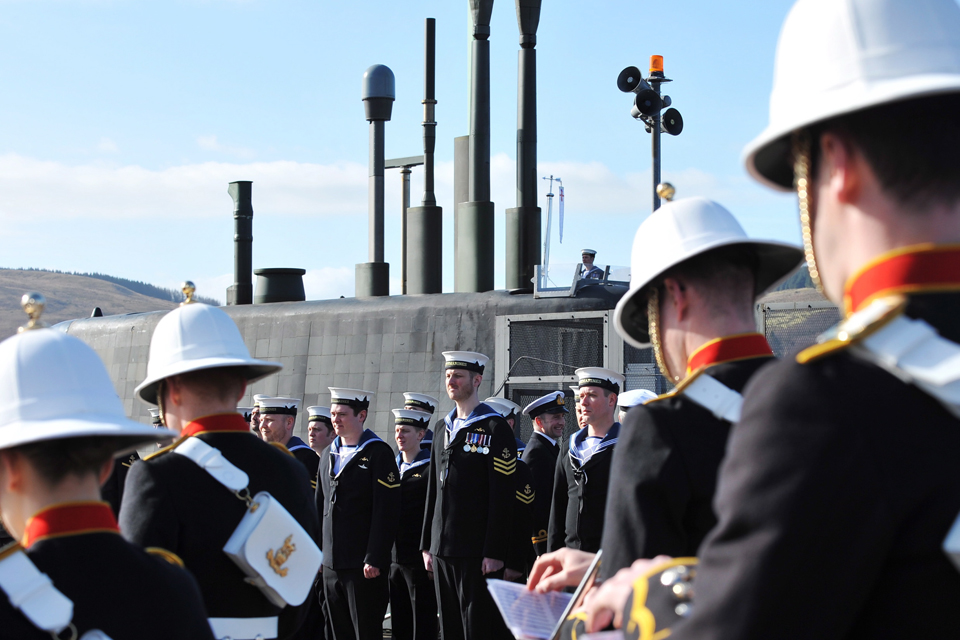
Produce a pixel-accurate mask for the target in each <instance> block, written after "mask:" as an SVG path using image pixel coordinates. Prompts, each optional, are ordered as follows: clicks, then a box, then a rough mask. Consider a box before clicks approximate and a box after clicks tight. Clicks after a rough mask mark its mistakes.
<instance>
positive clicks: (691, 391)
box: [682, 373, 743, 422]
mask: <svg viewBox="0 0 960 640" xmlns="http://www.w3.org/2000/svg"><path fill="white" fill-rule="evenodd" d="M682 393H683V395H685V396H686V397H688V398H690V399H691V400H693V401H694V402H696V403H697V404H699V405H700V406H702V407H703V408H705V409H707V410H708V411H710V413H712V414H713V415H714V416H716V417H717V418H718V419H720V420H726V421H727V422H739V421H740V408H741V407H742V406H743V396H741V395H740V394H739V393H737V392H736V391H734V390H733V389H731V388H730V387H728V386H727V385H725V384H723V383H722V382H720V381H719V380H717V379H716V378H714V377H713V376H708V375H707V374H705V373H701V374H700V375H699V376H697V377H696V378H695V379H694V381H693V382H691V383H690V384H689V385H688V386H686V387H684V389H683V391H682Z"/></svg>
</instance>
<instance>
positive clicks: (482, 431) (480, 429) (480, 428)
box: [476, 427, 486, 433]
mask: <svg viewBox="0 0 960 640" xmlns="http://www.w3.org/2000/svg"><path fill="white" fill-rule="evenodd" d="M476 433H486V431H484V430H483V427H477V431H476Z"/></svg>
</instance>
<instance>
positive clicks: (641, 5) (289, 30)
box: [0, 0, 799, 300]
mask: <svg viewBox="0 0 960 640" xmlns="http://www.w3.org/2000/svg"><path fill="white" fill-rule="evenodd" d="M790 5H791V2H789V1H786V0H762V1H760V0H751V1H745V2H737V3H716V2H706V1H703V0H680V1H674V2H663V3H652V2H621V1H612V0H596V1H595V2H590V3H585V2H582V1H580V2H576V1H574V0H547V1H546V2H544V7H543V11H542V16H541V21H540V29H539V32H538V46H537V51H538V75H539V91H538V99H539V109H538V111H539V152H538V153H539V162H540V166H539V173H540V174H541V175H549V174H551V173H553V174H555V175H560V176H561V177H562V178H563V181H564V184H565V186H566V195H567V202H566V220H565V229H564V242H563V244H562V245H561V244H558V242H557V238H556V237H555V236H554V238H553V241H552V249H551V252H552V260H553V262H554V263H562V262H576V261H578V256H579V250H580V249H581V248H583V247H584V246H589V247H592V248H594V249H597V250H598V251H599V252H600V254H599V255H598V259H597V260H598V262H601V263H612V264H627V263H628V261H629V255H630V245H631V243H632V238H633V234H634V232H635V230H636V227H637V226H638V225H639V223H640V222H641V221H642V220H643V218H644V217H645V216H646V215H648V214H649V212H650V184H649V183H650V177H649V176H650V173H649V172H650V139H649V135H648V134H646V133H645V132H644V130H643V126H642V125H641V124H639V123H637V122H635V121H633V119H632V118H630V116H629V109H630V104H631V101H630V96H629V95H626V94H622V93H620V92H619V91H618V90H617V88H616V77H617V74H618V73H619V72H620V70H621V69H622V68H624V67H625V66H629V65H635V66H638V67H640V68H641V69H646V67H647V65H648V61H649V56H650V55H651V54H660V55H663V56H664V58H665V66H666V73H667V76H668V77H671V78H673V79H674V82H673V83H672V84H669V85H666V89H665V91H666V92H667V93H668V94H670V95H671V96H672V98H673V100H674V106H675V107H676V108H678V109H679V110H680V111H681V113H682V114H683V117H684V121H685V129H684V132H683V134H682V135H680V136H679V137H676V138H673V137H669V136H664V141H663V149H664V150H663V166H664V170H663V171H664V177H665V179H669V180H671V181H672V182H673V183H674V185H675V186H676V188H677V192H678V197H681V196H689V195H705V196H708V197H713V198H715V199H717V200H719V201H720V202H721V203H723V204H724V205H726V206H727V207H728V208H729V209H730V210H731V211H733V213H734V214H735V215H736V216H737V217H738V218H739V219H740V220H741V222H742V224H743V225H744V227H745V228H746V229H747V232H748V233H750V234H751V235H754V236H762V237H768V238H776V239H780V240H785V241H790V242H797V241H798V238H799V233H798V224H797V222H796V215H795V212H794V211H795V203H794V200H793V198H791V197H790V196H789V195H781V194H776V193H774V192H771V191H769V190H767V189H765V188H763V187H760V186H758V185H756V184H754V183H753V182H752V181H751V180H750V179H749V178H748V177H747V175H746V173H745V171H744V170H743V168H742V165H741V163H740V151H741V149H742V148H743V146H744V144H745V143H746V142H748V141H749V140H750V139H751V138H752V137H753V136H754V135H756V134H757V133H759V131H760V130H761V129H762V128H763V127H764V125H765V124H766V120H767V97H768V95H769V91H770V86H771V82H772V73H773V71H772V70H773V55H774V49H775V46H776V38H777V34H778V32H779V28H780V24H781V23H782V21H783V18H784V17H785V16H786V13H787V11H788V10H789V7H790ZM0 8H2V10H0V61H2V62H0V229H2V233H3V237H4V239H5V240H6V242H5V246H4V250H3V252H2V258H0V266H3V267H41V268H50V269H62V270H74V271H99V272H104V273H109V274H112V275H116V276H121V277H127V278H133V279H138V280H145V281H148V282H151V283H153V284H157V285H161V286H168V287H172V286H176V285H177V284H178V283H179V282H180V281H181V280H183V279H186V278H189V279H193V280H194V281H196V282H197V283H198V284H199V285H200V288H201V293H203V294H204V295H209V296H213V297H218V298H220V299H221V300H222V299H223V298H224V288H225V287H226V286H227V285H228V284H230V282H231V281H232V275H231V274H232V263H233V242H232V235H233V220H232V215H231V214H232V204H231V201H230V198H229V197H228V196H227V193H226V189H227V183H228V182H229V181H231V180H253V181H254V186H253V198H254V200H253V205H254V211H255V215H254V267H255V268H259V267H281V266H296V267H303V268H305V269H307V270H308V275H307V277H306V285H307V294H308V298H311V299H314V298H323V297H336V296H339V295H352V292H353V277H354V264H356V263H358V262H365V261H366V260H367V255H366V248H367V242H366V236H367V216H366V206H367V204H366V203H367V200H366V163H367V127H368V125H367V123H366V122H365V121H364V119H363V107H362V103H361V102H360V79H361V77H362V74H363V71H364V69H366V68H367V67H368V66H370V65H371V64H374V63H382V64H386V65H388V66H390V67H391V68H392V69H393V71H394V73H395V74H396V77H397V102H396V103H395V106H394V111H393V119H392V121H391V122H390V123H388V124H387V131H386V137H387V141H386V149H387V156H388V157H395V156H406V155H415V154H419V153H421V151H422V147H421V128H420V121H421V117H422V107H421V105H420V99H421V97H422V83H423V77H422V65H423V62H422V55H423V53H422V52H423V44H422V42H423V40H422V38H423V20H424V18H426V17H434V18H436V19H437V39H438V42H437V50H438V69H437V99H438V102H439V104H438V106H437V120H438V122H439V125H438V127H437V137H438V143H437V163H438V167H437V171H438V174H437V181H438V189H437V191H438V197H439V200H440V202H439V204H440V205H441V206H443V208H444V235H445V241H444V246H443V251H444V281H445V290H448V291H449V290H452V288H453V263H452V257H453V243H452V231H453V202H452V184H451V183H452V173H453V172H452V156H453V138H454V137H456V136H460V135H464V134H465V133H467V69H468V66H467V52H468V44H467V3H466V2H462V1H456V2H454V1H451V0H445V1H443V2H440V1H436V0H434V1H431V2H427V1H419V2H418V1H415V0H408V1H406V2H389V3H388V2H383V1H382V0H379V1H372V0H351V1H350V2H331V1H329V0H319V1H318V0H313V1H295V0H269V1H267V0H19V1H18V0H0ZM491 28H492V36H491V55H492V61H491V72H492V78H493V80H492V85H491V92H492V108H493V112H492V145H491V146H492V152H493V161H492V166H493V199H494V201H495V202H496V208H497V213H498V219H497V239H498V240H497V242H498V246H497V251H498V253H497V277H496V283H497V286H498V287H502V286H503V255H504V252H503V235H504V225H503V210H504V209H506V208H508V207H513V206H516V200H515V198H516V196H515V187H514V165H513V161H514V159H515V153H516V150H515V146H516V143H515V139H516V138H515V136H516V75H517V50H518V48H519V47H518V30H517V21H516V12H515V8H514V4H513V3H511V2H506V1H505V0H498V1H497V2H496V3H495V5H494V11H493V20H492V25H491ZM399 180H400V178H399V175H398V174H397V173H396V172H388V175H387V186H388V191H387V202H386V206H387V221H386V224H387V247H386V259H387V261H389V262H391V263H392V264H391V275H392V276H393V278H394V279H396V278H398V276H399V240H398V238H399V208H400V207H399V203H400V198H399ZM421 193H422V176H421V174H420V172H419V170H415V172H414V174H413V201H414V204H416V203H417V202H419V199H420V196H421ZM545 193H546V183H544V184H543V189H542V190H541V198H540V206H541V207H542V208H543V209H544V216H545V215H546V198H545V197H543V195H544V194H545ZM544 227H545V225H544Z"/></svg>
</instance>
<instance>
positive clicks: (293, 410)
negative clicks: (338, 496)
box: [258, 397, 320, 489]
mask: <svg viewBox="0 0 960 640" xmlns="http://www.w3.org/2000/svg"><path fill="white" fill-rule="evenodd" d="M258 406H259V407H260V434H261V436H262V437H263V440H264V442H272V443H275V444H278V445H282V446H284V447H286V449H287V451H289V452H290V453H292V454H293V457H294V458H296V459H297V460H299V461H300V462H301V463H302V464H303V466H304V467H305V468H306V470H307V475H309V476H310V485H311V488H313V489H316V488H317V468H318V467H319V466H320V458H319V457H318V456H317V453H316V452H315V451H314V450H313V449H311V448H310V447H309V446H308V445H307V443H306V442H304V441H303V440H301V439H300V438H299V437H297V436H295V435H293V429H294V427H295V426H296V424H297V411H298V410H299V409H300V398H276V397H274V398H264V399H263V400H261V401H260V403H259V405H258Z"/></svg>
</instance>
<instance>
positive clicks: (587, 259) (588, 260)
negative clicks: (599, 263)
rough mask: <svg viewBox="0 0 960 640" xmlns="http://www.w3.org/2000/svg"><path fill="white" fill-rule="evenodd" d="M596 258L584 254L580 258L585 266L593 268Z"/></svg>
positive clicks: (589, 254) (590, 254)
mask: <svg viewBox="0 0 960 640" xmlns="http://www.w3.org/2000/svg"><path fill="white" fill-rule="evenodd" d="M594 257H595V256H594V255H593V254H592V253H584V254H582V255H581V256H580V259H581V260H582V261H583V264H584V266H586V267H592V266H593V259H594Z"/></svg>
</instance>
